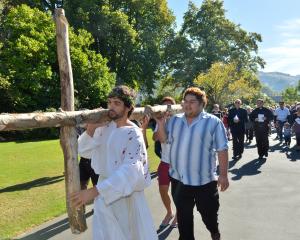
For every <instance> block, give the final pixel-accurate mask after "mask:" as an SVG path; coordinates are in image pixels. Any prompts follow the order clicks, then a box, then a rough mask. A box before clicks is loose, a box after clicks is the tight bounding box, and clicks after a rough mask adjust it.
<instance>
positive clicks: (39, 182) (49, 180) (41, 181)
mask: <svg viewBox="0 0 300 240" xmlns="http://www.w3.org/2000/svg"><path fill="white" fill-rule="evenodd" d="M63 180H64V175H61V176H55V177H42V178H38V179H35V180H33V181H30V182H26V183H21V184H16V185H13V186H9V187H6V188H2V189H0V193H4V192H15V191H23V190H28V189H31V188H34V187H40V186H45V185H50V184H54V183H57V182H60V181H63Z"/></svg>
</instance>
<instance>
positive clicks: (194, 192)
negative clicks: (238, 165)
mask: <svg viewBox="0 0 300 240" xmlns="http://www.w3.org/2000/svg"><path fill="white" fill-rule="evenodd" d="M171 192H172V197H173V200H174V203H175V206H176V210H177V221H178V230H179V240H194V239H195V237H194V215H193V209H194V207H195V205H196V207H197V210H198V212H199V213H200V214H201V217H202V221H203V222H204V224H205V226H206V228H207V229H208V230H209V231H210V233H211V234H216V233H219V227H218V210H219V193H218V188H217V182H216V181H212V182H210V183H208V184H205V185H203V186H190V185H184V184H183V183H181V182H180V181H178V180H176V179H173V178H171Z"/></svg>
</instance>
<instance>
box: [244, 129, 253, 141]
mask: <svg viewBox="0 0 300 240" xmlns="http://www.w3.org/2000/svg"><path fill="white" fill-rule="evenodd" d="M245 134H246V139H247V140H249V141H252V140H253V128H249V129H246V132H245Z"/></svg>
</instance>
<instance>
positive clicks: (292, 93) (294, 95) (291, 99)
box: [282, 84, 300, 104]
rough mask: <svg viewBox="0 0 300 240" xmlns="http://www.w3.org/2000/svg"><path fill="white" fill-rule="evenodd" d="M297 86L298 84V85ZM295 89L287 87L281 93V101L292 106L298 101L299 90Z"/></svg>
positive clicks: (299, 98) (299, 96) (299, 99)
mask: <svg viewBox="0 0 300 240" xmlns="http://www.w3.org/2000/svg"><path fill="white" fill-rule="evenodd" d="M298 86H299V84H298ZM298 86H297V87H289V88H287V89H285V90H284V91H283V92H282V99H283V100H284V101H285V102H286V103H289V104H294V103H295V102H299V101H300V95H299V90H298Z"/></svg>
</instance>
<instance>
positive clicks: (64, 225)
mask: <svg viewBox="0 0 300 240" xmlns="http://www.w3.org/2000/svg"><path fill="white" fill-rule="evenodd" d="M92 214H93V211H92V210H91V211H89V212H88V213H86V214H85V216H86V218H88V217H90V216H92ZM69 228H70V225H69V221H68V218H65V219H63V220H61V221H59V222H56V223H54V224H52V225H50V226H48V227H45V228H43V229H41V230H39V231H37V232H35V233H32V234H30V235H28V236H26V237H21V238H16V239H15V240H17V239H18V240H37V239H38V240H47V239H50V238H51V237H53V236H55V235H57V234H59V233H61V232H63V231H65V230H67V229H69Z"/></svg>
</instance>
